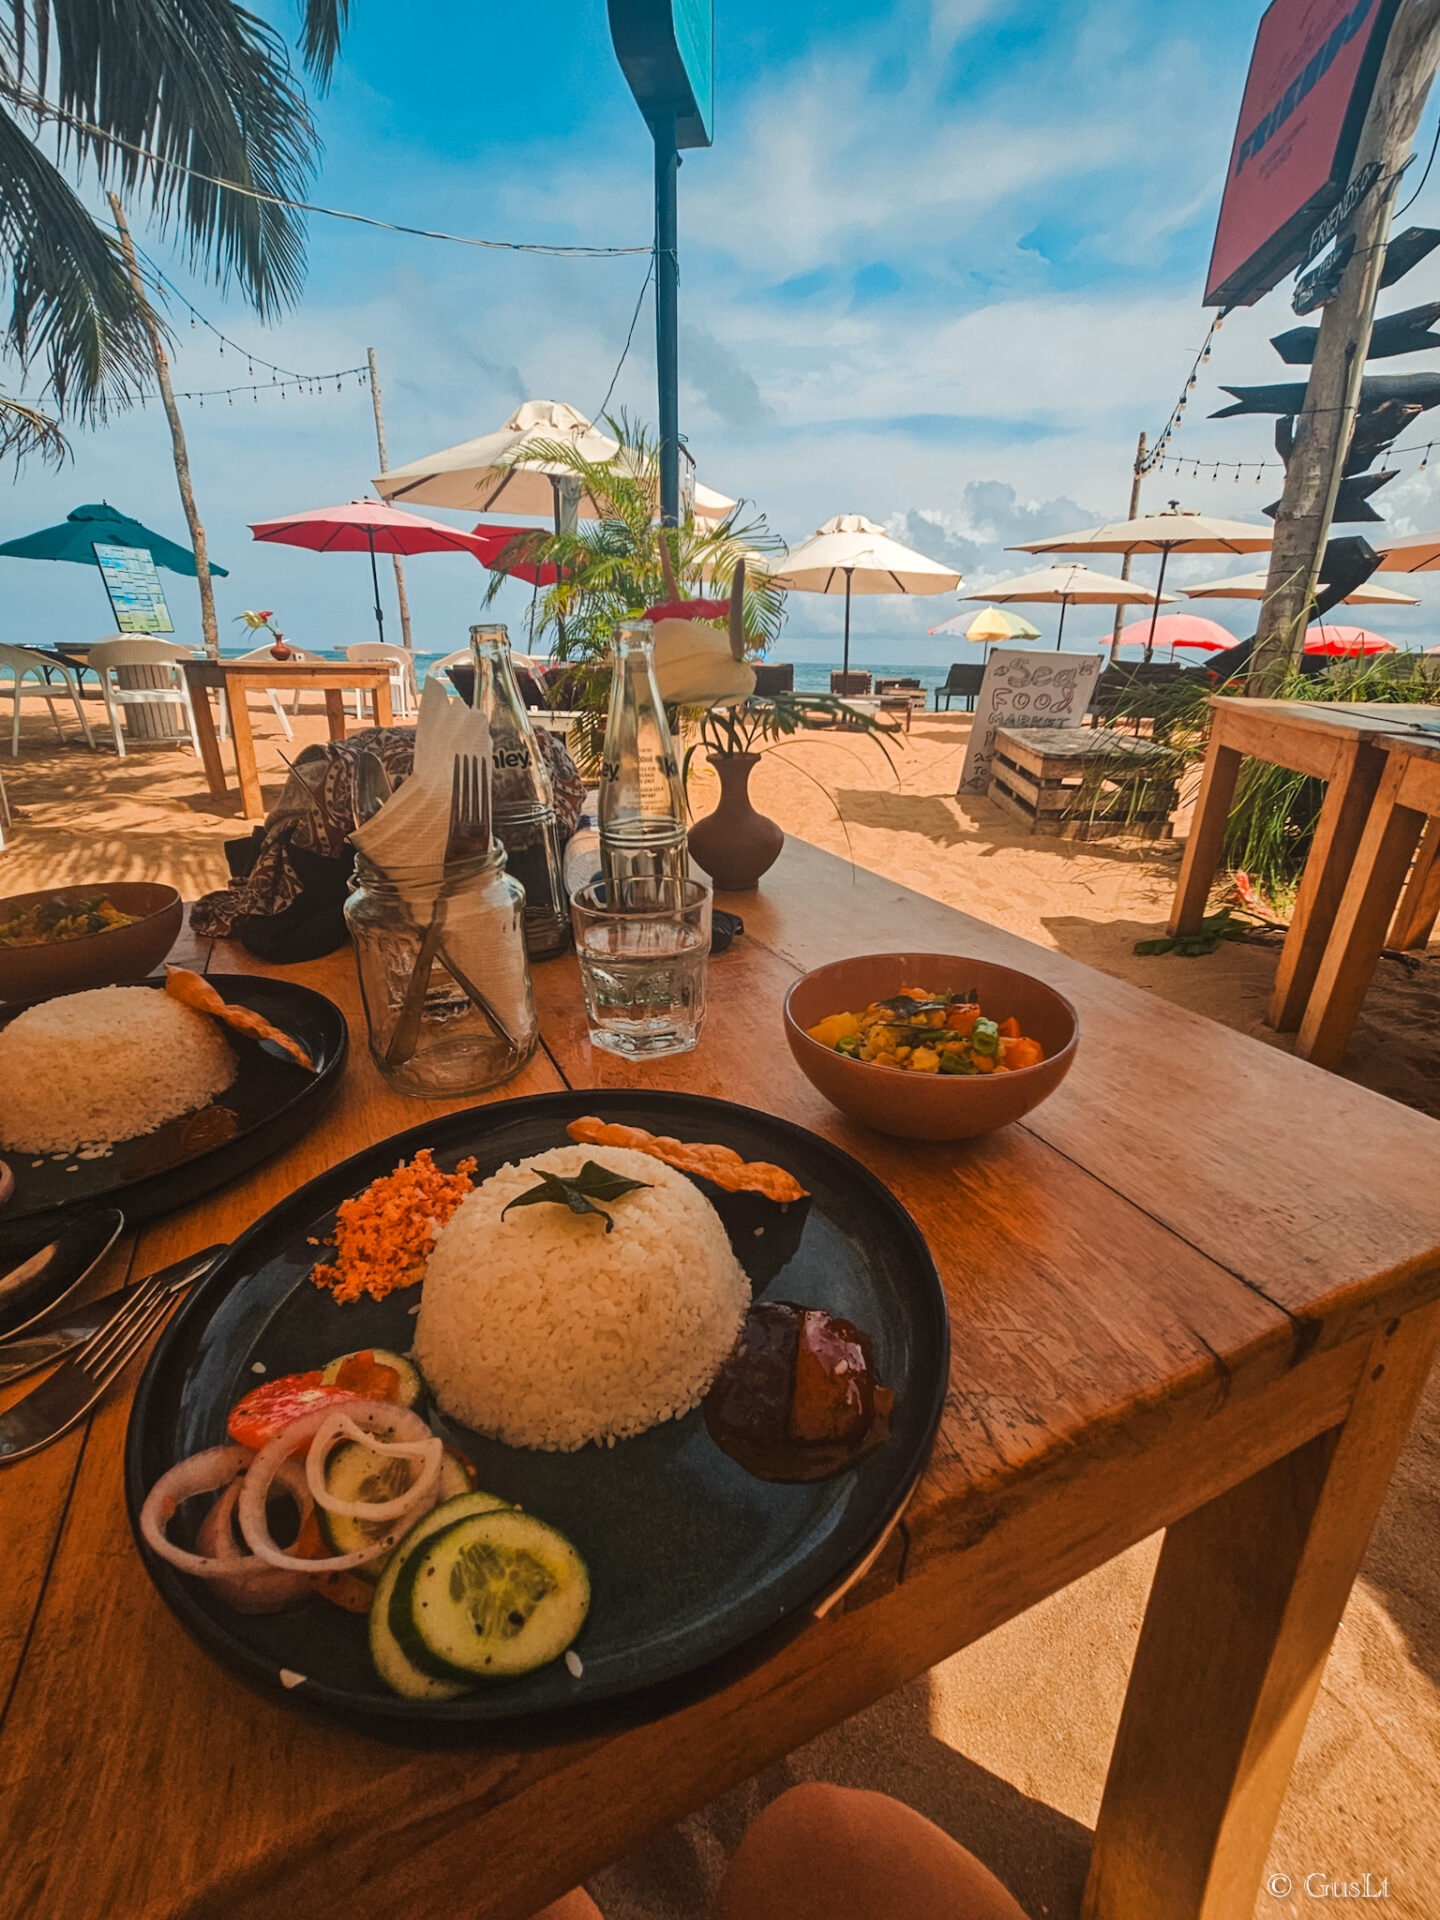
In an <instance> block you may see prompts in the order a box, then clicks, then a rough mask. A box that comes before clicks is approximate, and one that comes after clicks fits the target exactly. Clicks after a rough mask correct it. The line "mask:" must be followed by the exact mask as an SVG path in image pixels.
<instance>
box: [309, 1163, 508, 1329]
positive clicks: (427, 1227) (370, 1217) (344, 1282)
mask: <svg viewBox="0 0 1440 1920" xmlns="http://www.w3.org/2000/svg"><path fill="white" fill-rule="evenodd" d="M474 1171H475V1162H474V1160H473V1159H467V1160H462V1161H461V1162H460V1163H459V1165H458V1166H457V1167H456V1169H455V1171H454V1173H442V1172H441V1170H440V1168H439V1167H437V1166H436V1165H435V1162H434V1159H433V1157H432V1155H431V1152H430V1149H429V1148H428V1147H421V1149H420V1150H419V1152H418V1153H417V1154H416V1155H415V1158H414V1159H413V1160H409V1161H402V1162H401V1164H400V1165H399V1166H398V1167H396V1169H395V1171H394V1172H393V1173H382V1174H381V1175H380V1177H379V1179H378V1180H372V1181H371V1182H370V1184H369V1186H368V1187H366V1189H365V1191H364V1192H363V1193H357V1194H356V1195H355V1197H354V1199H353V1200H343V1201H342V1202H341V1203H340V1207H339V1209H338V1211H337V1213H336V1216H335V1231H334V1233H333V1234H331V1235H330V1239H329V1243H328V1244H330V1245H331V1246H333V1247H334V1248H335V1258H334V1259H333V1260H332V1261H329V1262H322V1263H321V1264H320V1265H319V1266H317V1267H316V1268H315V1270H314V1272H313V1273H312V1274H311V1276H310V1277H311V1279H312V1280H314V1282H315V1284H316V1286H317V1287H328V1288H329V1289H330V1291H331V1292H332V1293H333V1294H334V1295H335V1298H336V1300H337V1301H340V1302H341V1303H342V1304H343V1303H345V1302H347V1301H350V1300H358V1299H359V1298H360V1296H361V1294H362V1293H368V1294H369V1295H370V1297H371V1299H372V1300H383V1299H384V1298H385V1296H386V1294H388V1293H393V1292H394V1291H395V1289H396V1288H397V1287H413V1286H414V1285H415V1284H416V1282H417V1281H419V1280H422V1279H423V1278H424V1277H425V1263H426V1261H427V1260H428V1259H429V1258H430V1251H431V1248H432V1247H433V1246H434V1244H435V1236H436V1234H437V1233H439V1231H440V1229H441V1227H443V1226H444V1225H445V1222H446V1221H447V1220H448V1219H449V1218H450V1216H451V1214H452V1213H454V1211H455V1209H456V1208H457V1207H458V1206H459V1204H460V1202H461V1201H462V1200H463V1199H464V1198H465V1196H466V1194H467V1193H469V1191H470V1189H471V1187H472V1186H473V1185H474V1182H473V1181H472V1180H471V1178H470V1176H471V1174H473V1173H474Z"/></svg>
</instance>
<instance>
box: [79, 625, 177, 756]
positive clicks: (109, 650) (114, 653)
mask: <svg viewBox="0 0 1440 1920" xmlns="http://www.w3.org/2000/svg"><path fill="white" fill-rule="evenodd" d="M194 658H195V655H194V653H193V652H192V651H191V649H190V648H189V647H180V646H176V644H175V642H174V641H173V640H157V639H156V638H155V636H154V635H153V634H148V633H141V634H128V633H126V634H118V635H116V637H115V638H114V639H113V640H99V641H97V642H96V643H95V645H94V646H93V647H92V648H91V649H90V665H91V666H92V667H93V668H94V669H95V673H96V676H97V678H98V679H99V681H100V693H101V696H102V698H103V699H104V702H105V711H106V713H107V714H108V715H109V718H110V727H111V731H112V732H113V733H114V735H115V751H116V753H118V754H119V756H120V758H121V759H122V760H123V759H124V758H125V735H124V733H123V732H122V731H121V727H120V709H121V707H144V706H159V707H179V709H180V711H181V713H182V714H183V715H184V716H185V728H186V731H187V733H188V734H189V746H190V750H191V752H192V753H198V752H199V751H200V747H199V742H198V741H197V740H196V738H195V710H194V708H193V707H192V706H191V704H190V689H189V687H188V686H187V685H186V684H185V676H184V674H183V673H182V672H181V671H180V662H181V661H182V660H193V659H194ZM120 667H160V668H168V669H169V673H168V675H167V676H166V680H165V682H164V684H162V685H159V686H154V687H122V686H121V685H120V682H119V677H118V674H117V671H116V670H117V668H120Z"/></svg>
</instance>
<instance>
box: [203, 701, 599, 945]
mask: <svg viewBox="0 0 1440 1920" xmlns="http://www.w3.org/2000/svg"><path fill="white" fill-rule="evenodd" d="M536 739H537V740H538V741H539V744H540V750H541V752H542V753H543V754H544V756H545V759H546V763H547V765H548V767H549V771H550V783H551V786H552V788H553V789H554V794H555V814H556V820H557V823H558V825H559V829H560V836H561V840H562V843H563V841H565V840H567V839H568V838H569V837H570V834H571V833H572V832H573V831H574V827H575V822H576V821H577V820H578V819H579V817H580V808H581V806H582V804H583V803H584V799H585V783H584V781H583V780H582V779H581V778H580V775H579V773H578V772H577V771H576V768H575V763H574V761H573V760H572V759H571V758H570V755H569V754H568V753H567V752H566V750H565V746H564V743H563V742H562V741H560V740H558V739H556V738H555V737H554V735H553V734H549V733H546V732H543V731H539V730H537V733H536ZM359 753H371V754H374V755H375V756H377V757H378V759H379V760H380V762H381V764H382V765H383V766H384V768H385V771H386V773H387V774H388V775H389V776H390V780H391V784H392V785H395V786H398V785H399V784H400V782H401V781H402V780H403V779H404V778H405V777H406V775H407V774H408V773H409V772H410V768H411V764H412V762H413V759H414V754H415V729H414V728H413V727H373V728H370V729H368V730H367V731H366V732H364V733H357V734H353V735H352V736H351V737H350V738H349V739H348V740H327V741H322V742H321V743H320V744H319V745H317V746H313V747H306V748H305V750H304V752H303V753H301V754H299V755H298V756H297V757H296V760H295V763H294V766H293V769H292V771H291V774H290V777H289V779H288V780H287V781H286V782H285V788H284V791H283V792H282V793H281V795H280V798H279V800H277V801H276V803H275V805H274V807H273V808H272V809H271V811H270V813H269V814H268V815H267V816H266V820H265V825H264V828H263V829H262V830H261V832H260V839H259V845H258V849H257V848H256V847H255V845H254V842H253V841H252V840H242V841H238V842H234V841H232V842H230V843H229V845H228V846H227V853H229V855H230V865H231V872H232V874H236V875H237V877H236V878H235V880H234V881H233V883H232V884H231V885H230V886H228V887H226V888H224V889H222V890H221V891H220V892H219V893H207V894H205V895H203V897H202V898H201V899H199V900H197V901H196V903H195V905H194V907H193V908H192V909H191V913H190V924H191V926H192V927H193V928H194V930H195V932H196V933H198V934H199V935H200V937H201V939H203V940H220V939H229V938H233V939H238V940H239V942H240V944H241V945H242V946H243V947H245V948H247V949H248V950H249V952H251V953H253V954H255V955H257V956H258V957H259V958H260V959H262V960H269V961H271V962H273V963H275V964H277V965H280V966H287V965H295V964H297V963H298V962H300V961H302V960H315V959H318V958H319V957H320V955H321V954H326V953H333V952H334V951H335V949H336V948H337V947H340V946H343V945H344V943H345V937H346V936H345V918H344V906H345V895H346V893H347V892H348V891H349V883H350V874H351V871H352V868H353V864H354V849H353V848H352V847H351V845H350V842H349V839H348V835H349V834H350V833H351V832H353V830H354V827H355V805H354V800H353V798H352V786H351V782H352V776H353V773H354V767H355V758H356V755H357V754H359ZM247 863H248V870H246V866H247Z"/></svg>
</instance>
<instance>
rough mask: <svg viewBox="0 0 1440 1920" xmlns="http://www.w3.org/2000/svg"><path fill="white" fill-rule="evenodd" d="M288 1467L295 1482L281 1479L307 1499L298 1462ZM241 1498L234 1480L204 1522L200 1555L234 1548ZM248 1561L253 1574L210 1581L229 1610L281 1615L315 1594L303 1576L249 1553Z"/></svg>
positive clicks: (220, 1576)
mask: <svg viewBox="0 0 1440 1920" xmlns="http://www.w3.org/2000/svg"><path fill="white" fill-rule="evenodd" d="M287 1464H288V1465H289V1467H290V1468H291V1471H292V1473H293V1476H294V1477H293V1479H291V1478H290V1477H289V1476H286V1475H281V1476H278V1477H280V1478H283V1479H284V1481H285V1484H286V1486H287V1487H289V1488H290V1490H291V1491H292V1492H293V1493H294V1494H295V1495H296V1498H297V1499H300V1500H303V1499H304V1497H305V1487H304V1484H303V1478H302V1476H301V1474H300V1472H299V1469H298V1466H297V1465H296V1464H295V1463H294V1462H289V1463H287ZM239 1498H240V1482H239V1481H238V1480H232V1481H231V1482H230V1484H229V1486H228V1487H226V1489H225V1491H224V1492H223V1493H222V1494H221V1496H220V1498H219V1499H218V1500H217V1501H216V1502H215V1504H214V1506H213V1507H211V1509H210V1511H209V1513H207V1514H206V1516H205V1518H204V1519H203V1520H202V1521H201V1522H200V1531H199V1533H198V1534H196V1536H195V1545H196V1548H197V1549H198V1551H199V1552H201V1553H205V1554H209V1555H210V1556H211V1557H212V1558H213V1557H214V1556H215V1555H216V1554H218V1553H219V1551H220V1548H221V1546H222V1544H223V1545H224V1546H227V1547H233V1545H234V1538H235V1536H234V1533H233V1531H232V1528H233V1524H234V1519H235V1507H236V1503H237V1502H238V1501H239ZM245 1560H246V1564H247V1565H248V1567H249V1569H250V1571H248V1572H246V1573H235V1574H216V1575H215V1576H214V1577H213V1578H212V1579H211V1582H210V1591H211V1592H212V1593H213V1594H214V1595H215V1598H216V1599H217V1600H221V1601H223V1602H224V1603H225V1605H226V1606H227V1607H233V1608H234V1609H235V1611H236V1612H237V1613H279V1612H280V1611H281V1610H282V1608H285V1607H293V1606H295V1605H296V1604H297V1603H298V1602H300V1601H302V1600H308V1599H309V1598H310V1596H311V1595H312V1594H313V1593H314V1591H315V1588H314V1585H313V1583H312V1582H311V1581H310V1580H308V1579H307V1578H306V1577H305V1575H304V1574H303V1573H282V1572H281V1571H280V1569H279V1567H271V1566H267V1565H266V1564H265V1562H264V1561H263V1560H260V1559H257V1557H256V1556H255V1555H254V1554H253V1553H252V1554H247V1555H246V1556H245Z"/></svg>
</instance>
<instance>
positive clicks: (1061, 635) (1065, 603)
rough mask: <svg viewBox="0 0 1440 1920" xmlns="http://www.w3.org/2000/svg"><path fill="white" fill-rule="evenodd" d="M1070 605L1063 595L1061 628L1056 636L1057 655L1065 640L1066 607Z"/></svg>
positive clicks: (1061, 599)
mask: <svg viewBox="0 0 1440 1920" xmlns="http://www.w3.org/2000/svg"><path fill="white" fill-rule="evenodd" d="M1069 604H1070V602H1069V601H1068V600H1067V599H1066V597H1065V595H1064V594H1063V593H1062V594H1061V596H1060V626H1059V630H1058V631H1057V633H1056V635H1055V651H1056V652H1057V653H1058V652H1059V651H1060V642H1061V641H1062V640H1063V639H1064V638H1065V609H1066V607H1068V606H1069Z"/></svg>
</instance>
